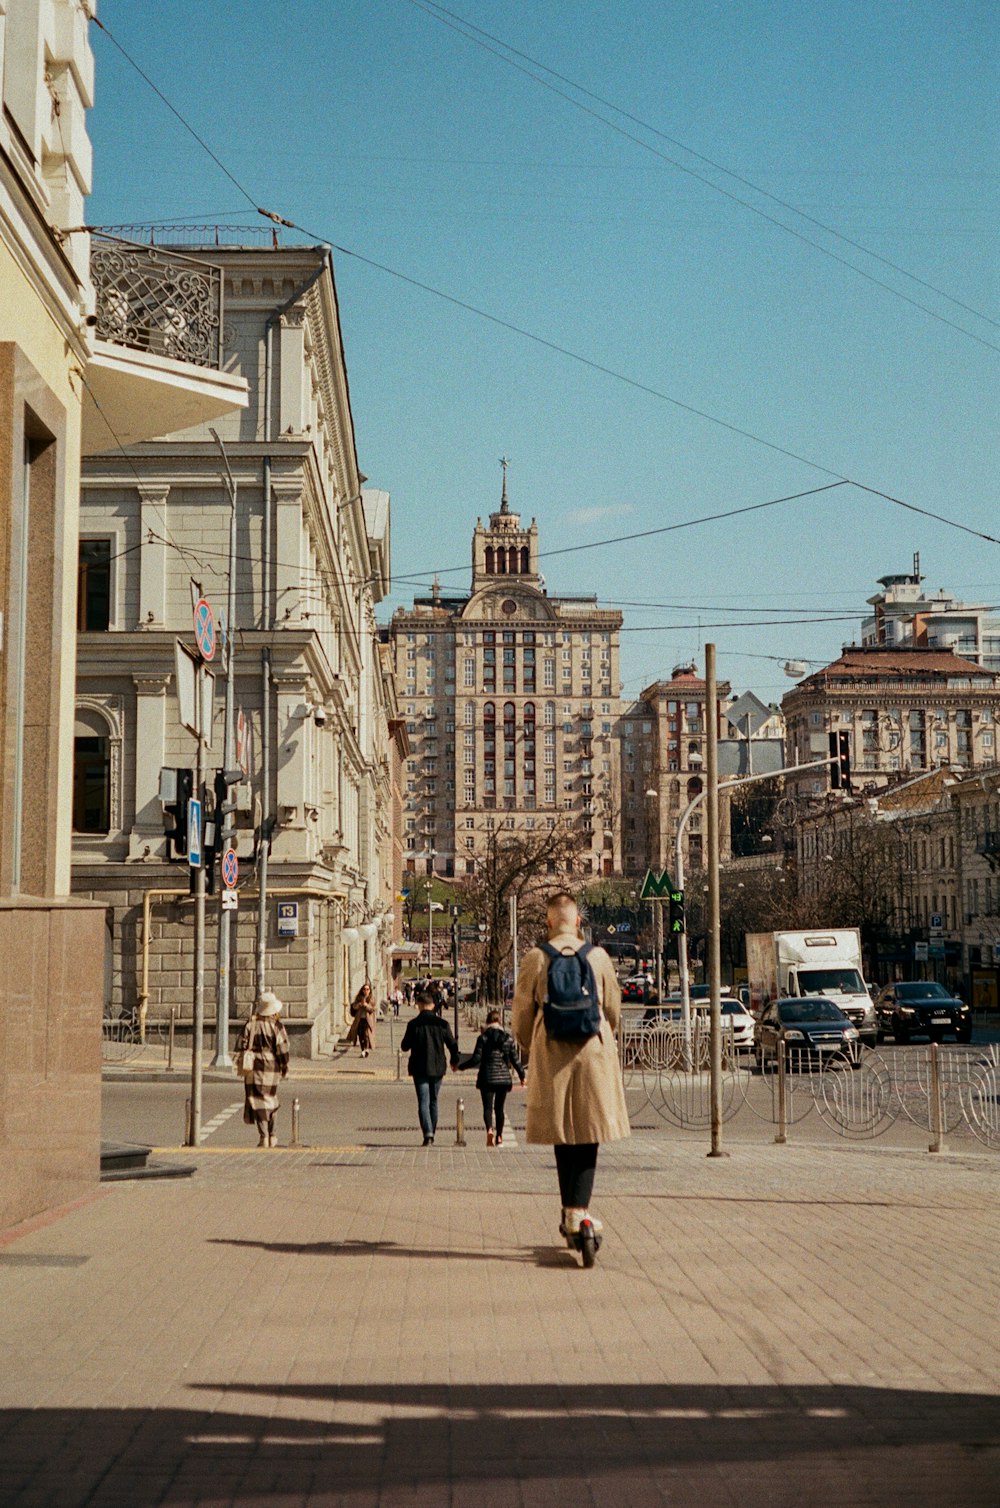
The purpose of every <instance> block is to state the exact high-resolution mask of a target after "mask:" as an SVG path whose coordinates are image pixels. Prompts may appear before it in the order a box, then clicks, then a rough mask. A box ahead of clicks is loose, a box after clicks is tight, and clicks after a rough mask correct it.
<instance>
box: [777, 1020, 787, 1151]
mask: <svg viewBox="0 0 1000 1508" xmlns="http://www.w3.org/2000/svg"><path fill="white" fill-rule="evenodd" d="M785 1071H786V1065H785V1039H784V1037H779V1038H778V1129H777V1131H776V1132H775V1133H774V1139H775V1141H776V1142H777V1143H778V1145H779V1146H781V1147H783V1146H784V1145H785V1143H786V1142H787V1140H788V1137H787V1136H786V1135H785V1123H786V1119H787V1106H786V1102H785V1091H786V1085H785Z"/></svg>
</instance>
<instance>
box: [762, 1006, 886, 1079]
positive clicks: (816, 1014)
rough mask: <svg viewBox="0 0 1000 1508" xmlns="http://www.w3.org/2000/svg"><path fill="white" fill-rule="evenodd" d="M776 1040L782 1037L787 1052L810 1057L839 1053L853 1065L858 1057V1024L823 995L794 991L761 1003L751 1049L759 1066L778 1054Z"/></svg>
mask: <svg viewBox="0 0 1000 1508" xmlns="http://www.w3.org/2000/svg"><path fill="white" fill-rule="evenodd" d="M779 1041H784V1043H785V1047H786V1048H787V1049H788V1051H789V1052H798V1053H805V1054H807V1055H808V1056H809V1057H810V1058H817V1059H820V1058H824V1057H827V1056H833V1055H835V1054H837V1053H841V1054H843V1055H844V1056H846V1057H847V1058H848V1059H849V1060H850V1062H851V1063H852V1064H853V1066H854V1067H857V1065H858V1064H859V1063H860V1061H861V1055H860V1039H859V1036H858V1029H857V1027H856V1026H852V1025H851V1023H850V1021H849V1020H848V1019H847V1017H846V1016H845V1015H844V1013H843V1011H842V1010H841V1009H840V1007H839V1006H836V1005H834V1003H833V1001H832V1000H826V999H824V997H823V996H822V995H796V996H794V997H793V998H790V999H787V1000H772V1001H771V1002H770V1004H768V1005H766V1006H765V1007H764V1009H763V1010H762V1011H761V1013H760V1017H759V1019H758V1020H757V1023H756V1025H755V1027H754V1043H753V1051H754V1057H755V1059H756V1061H757V1067H758V1068H763V1066H764V1064H765V1062H766V1061H767V1059H768V1058H776V1057H777V1055H778V1043H779Z"/></svg>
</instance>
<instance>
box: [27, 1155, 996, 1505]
mask: <svg viewBox="0 0 1000 1508" xmlns="http://www.w3.org/2000/svg"><path fill="white" fill-rule="evenodd" d="M191 1155H193V1156H194V1158H195V1160H197V1161H198V1163H199V1172H198V1174H197V1176H196V1177H195V1178H194V1179H191V1180H184V1181H183V1182H181V1183H167V1184H163V1183H160V1184H149V1183H145V1184H144V1183H135V1184H126V1185H117V1186H114V1187H113V1188H111V1189H110V1190H109V1191H107V1192H104V1193H102V1194H101V1195H100V1196H99V1197H98V1198H96V1199H95V1200H94V1201H92V1202H90V1203H88V1204H86V1205H84V1206H83V1207H81V1208H77V1209H76V1210H74V1211H72V1212H70V1213H68V1214H66V1215H65V1216H64V1217H63V1218H61V1219H59V1220H56V1221H54V1222H52V1223H50V1224H47V1225H44V1226H43V1227H41V1228H38V1229H34V1230H32V1231H31V1232H29V1233H26V1234H23V1235H22V1236H21V1237H20V1238H19V1239H16V1240H13V1241H10V1242H9V1243H8V1244H6V1245H3V1246H2V1247H0V1347H2V1355H3V1358H4V1365H3V1368H2V1371H0V1461H2V1464H3V1472H2V1476H0V1482H2V1486H0V1500H2V1502H3V1503H4V1504H10V1505H18V1508H26V1505H29V1504H31V1505H38V1504H54V1505H59V1508H76V1505H83V1504H87V1505H88V1508H100V1505H111V1504H114V1505H115V1508H121V1505H135V1508H145V1505H147V1504H150V1505H151V1504H156V1503H166V1504H171V1505H181V1504H199V1505H221V1504H266V1505H268V1508H279V1505H280V1508H285V1505H290V1504H308V1505H314V1504H323V1505H332V1504H343V1505H349V1508H361V1505H365V1508H367V1505H374V1504H380V1505H386V1508H389V1505H401V1504H408V1505H412V1504H421V1505H423V1504H427V1505H440V1504H451V1505H455V1508H459V1505H465V1504H469V1505H473V1504H475V1505H477V1508H480V1505H487V1508H492V1505H497V1508H502V1505H507V1504H518V1505H536V1504H538V1505H541V1504H572V1505H576V1504H581V1503H582V1504H591V1503H592V1504H600V1505H602V1508H606V1505H635V1508H644V1505H646V1504H663V1503H675V1504H680V1505H685V1508H686V1505H689V1504H690V1505H698V1508H701V1505H705V1508H714V1505H717V1504H718V1505H722V1504H725V1505H737V1504H738V1505H741V1508H744V1505H748V1504H749V1505H754V1504H766V1505H767V1508H785V1505H787V1508H792V1505H795V1508H798V1505H801V1504H821V1505H827V1504H829V1505H834V1504H836V1505H846V1504H859V1505H860V1504H865V1505H903V1504H906V1505H928V1508H930V1505H934V1508H941V1505H955V1508H958V1505H960V1504H961V1505H963V1508H969V1505H972V1508H977V1505H986V1504H990V1505H995V1504H996V1502H997V1496H998V1492H997V1483H998V1480H1000V1398H998V1391H1000V1390H998V1380H997V1350H998V1348H997V1341H998V1338H1000V1336H998V1321H997V1315H998V1313H1000V1285H998V1280H997V1264H996V1259H995V1254H996V1250H997V1243H998V1240H1000V1213H998V1201H997V1198H996V1194H997V1181H998V1170H997V1169H998V1165H997V1162H996V1160H995V1159H991V1158H989V1157H985V1156H979V1157H976V1156H966V1157H961V1158H956V1157H951V1158H947V1159H944V1160H942V1161H937V1160H929V1159H928V1158H927V1156H926V1154H923V1155H920V1154H911V1153H909V1152H906V1151H896V1152H891V1153H888V1154H887V1153H885V1152H884V1151H883V1152H879V1151H874V1150H871V1149H868V1148H857V1147H850V1146H844V1147H835V1148H830V1149H828V1148H810V1147H786V1148H780V1149H779V1148H774V1147H766V1146H764V1147H762V1146H756V1147H753V1146H738V1147H734V1148H733V1151H732V1155H731V1156H730V1157H729V1158H728V1159H726V1160H725V1161H720V1162H712V1161H709V1160H708V1159H706V1158H705V1156H704V1149H703V1147H701V1146H694V1145H692V1144H691V1143H690V1142H688V1141H681V1140H677V1139H674V1138H670V1137H668V1136H659V1137H651V1136H645V1137H635V1138H634V1139H633V1140H632V1141H631V1142H630V1143H626V1144H623V1145H622V1146H621V1147H619V1148H616V1149H612V1148H607V1149H605V1150H604V1152H602V1159H601V1168H600V1174H599V1194H600V1197H599V1200H598V1201H597V1203H598V1206H599V1208H600V1212H601V1214H602V1215H603V1217H604V1219H605V1221H606V1224H607V1228H608V1236H607V1240H606V1242H605V1246H604V1249H603V1250H602V1252H601V1255H600V1258H599V1260H598V1266H597V1268H596V1269H595V1270H594V1271H593V1272H584V1271H582V1270H581V1269H580V1267H579V1265H578V1263H577V1261H576V1259H575V1258H574V1257H573V1256H572V1255H571V1254H570V1253H568V1252H566V1251H565V1249H564V1248H560V1246H559V1243H558V1238H557V1237H556V1234H555V1229H554V1226H555V1221H556V1218H557V1213H558V1212H557V1208H556V1201H555V1198H554V1175H553V1171H552V1169H551V1167H550V1155H551V1154H549V1153H548V1152H546V1151H544V1150H543V1149H535V1148H526V1147H524V1146H519V1147H517V1148H510V1149H504V1150H503V1151H501V1152H499V1153H498V1152H487V1151H486V1149H485V1148H483V1147H478V1146H477V1147H472V1146H469V1147H467V1148H456V1147H454V1146H449V1145H447V1144H445V1145H442V1146H438V1147H434V1148H432V1149H428V1150H426V1151H425V1150H424V1149H422V1148H418V1147H414V1148H404V1147H379V1148H371V1147H360V1148H358V1149H351V1150H347V1149H344V1150H342V1151H337V1150H326V1151H324V1150H319V1149H317V1150H313V1151H309V1150H305V1151H290V1150H289V1151H276V1152H265V1153H257V1152H248V1151H235V1150H234V1151H230V1152H220V1153H219V1154H217V1155H214V1156H212V1157H205V1156H204V1154H203V1152H202V1151H198V1152H196V1153H193V1154H191Z"/></svg>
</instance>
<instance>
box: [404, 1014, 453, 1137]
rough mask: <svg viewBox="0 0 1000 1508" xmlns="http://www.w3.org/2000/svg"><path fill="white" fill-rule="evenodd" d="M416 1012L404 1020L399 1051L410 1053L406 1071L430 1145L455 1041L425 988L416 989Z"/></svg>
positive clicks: (435, 1129) (422, 1128)
mask: <svg viewBox="0 0 1000 1508" xmlns="http://www.w3.org/2000/svg"><path fill="white" fill-rule="evenodd" d="M417 1010H418V1014H417V1015H416V1016H411V1017H410V1019H409V1021H408V1022H407V1023H406V1030H405V1032H404V1033H403V1040H402V1042H400V1044H399V1050H400V1052H408V1053H409V1054H410V1066H409V1074H410V1078H411V1079H412V1080H413V1087H414V1089H415V1090H416V1091H417V1113H418V1115H419V1117H420V1129H421V1131H422V1132H423V1133H424V1146H425V1147H429V1146H432V1145H433V1142H434V1133H435V1132H436V1131H437V1122H438V1092H439V1090H440V1088H441V1080H442V1079H443V1078H444V1075H445V1070H446V1068H447V1064H448V1059H450V1060H451V1066H452V1068H453V1069H455V1068H457V1067H458V1043H457V1042H456V1041H455V1038H454V1037H453V1036H452V1033H451V1029H450V1027H449V1026H448V1023H447V1022H446V1021H445V1020H443V1019H442V1018H441V1017H440V1016H436V1015H435V1014H434V1001H433V999H432V998H431V996H430V994H429V993H428V992H427V991H426V990H418V991H417Z"/></svg>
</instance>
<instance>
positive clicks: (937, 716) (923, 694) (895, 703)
mask: <svg viewBox="0 0 1000 1508" xmlns="http://www.w3.org/2000/svg"><path fill="white" fill-rule="evenodd" d="M782 711H783V712H784V714H785V720H786V725H787V757H788V762H789V763H790V764H795V763H798V764H803V763H806V762H808V761H810V760H815V759H821V758H823V757H824V756H827V755H828V754H829V750H830V742H829V740H830V735H831V734H834V733H836V734H840V733H844V734H846V735H847V739H848V744H849V749H850V757H851V771H852V778H853V783H854V785H855V787H856V789H861V790H864V791H865V792H866V793H867V794H869V795H872V794H875V793H876V792H877V791H879V790H881V789H883V788H884V787H885V786H886V785H888V784H890V783H896V782H898V781H899V780H900V779H901V778H903V777H904V776H905V775H907V774H913V775H916V774H919V773H920V772H921V771H925V770H931V769H934V768H935V767H937V766H941V765H947V766H948V767H949V768H951V769H954V770H962V769H972V768H979V767H980V766H986V765H992V764H995V763H996V759H997V719H998V717H1000V674H998V673H997V672H995V671H991V670H986V669H984V668H982V667H981V666H979V665H976V664H973V663H972V662H971V661H969V660H965V659H962V658H960V657H959V656H958V655H956V654H954V653H952V651H951V650H944V649H934V648H931V647H930V646H927V645H904V646H903V647H896V646H893V645H888V644H885V645H883V644H864V645H849V646H847V647H846V648H845V649H844V650H843V652H842V654H841V656H840V658H839V659H837V660H835V661H833V663H832V664H830V665H827V666H826V667H825V668H824V669H823V670H819V671H816V672H815V673H814V674H813V675H809V676H806V678H805V679H804V680H802V681H800V682H799V683H798V684H797V685H796V686H795V687H793V689H792V690H791V691H789V692H788V693H787V695H786V696H785V697H784V700H783V701H782ZM788 786H789V790H790V791H791V793H792V794H793V795H795V796H797V797H806V796H818V795H822V794H824V793H825V792H826V791H828V790H830V789H831V772H830V770H829V769H828V768H827V769H813V770H808V771H803V773H802V775H800V776H789V777H788Z"/></svg>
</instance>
